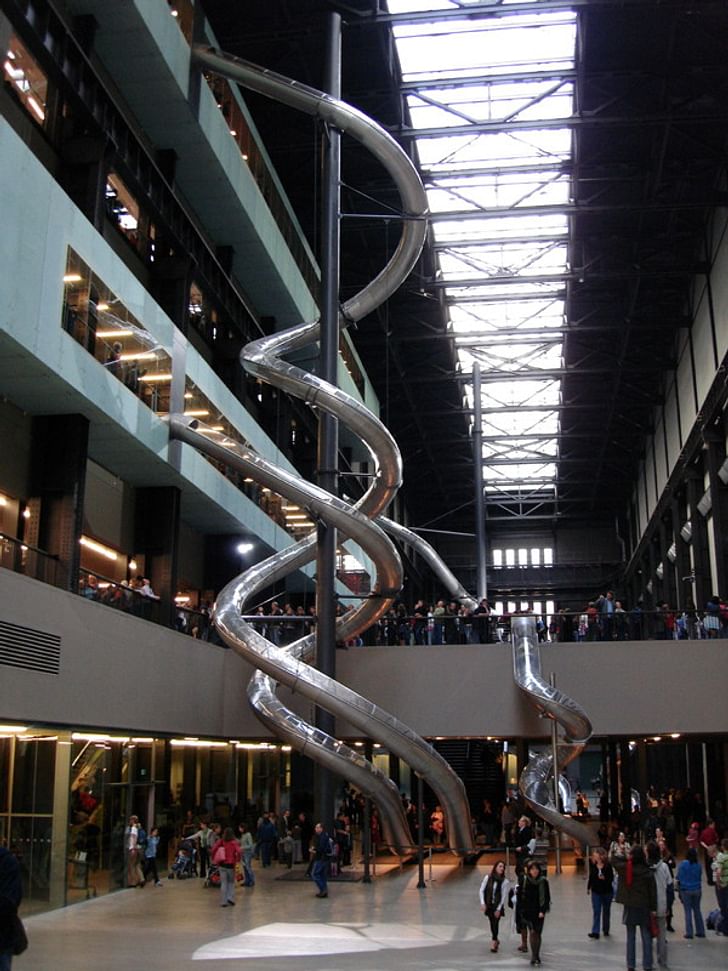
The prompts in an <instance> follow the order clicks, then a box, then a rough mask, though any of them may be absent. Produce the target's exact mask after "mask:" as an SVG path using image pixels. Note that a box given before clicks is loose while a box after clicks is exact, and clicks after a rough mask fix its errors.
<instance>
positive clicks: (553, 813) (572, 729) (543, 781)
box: [511, 617, 592, 844]
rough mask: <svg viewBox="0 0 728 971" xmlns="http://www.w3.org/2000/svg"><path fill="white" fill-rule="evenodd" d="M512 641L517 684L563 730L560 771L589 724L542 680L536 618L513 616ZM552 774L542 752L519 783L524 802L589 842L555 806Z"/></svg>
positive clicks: (581, 746) (582, 742) (582, 743)
mask: <svg viewBox="0 0 728 971" xmlns="http://www.w3.org/2000/svg"><path fill="white" fill-rule="evenodd" d="M511 639H512V642H513V675H514V678H515V680H516V684H517V685H518V687H519V688H520V689H521V691H523V692H524V694H525V695H526V696H527V698H528V700H529V702H530V703H531V704H532V705H534V706H535V707H536V708H537V709H538V711H539V712H540V713H541V714H542V715H544V716H545V717H546V718H551V719H552V720H554V721H556V722H558V723H559V724H560V725H561V726H562V728H563V729H564V733H565V735H564V740H563V742H562V743H560V744H558V745H557V747H556V759H557V762H558V768H559V771H562V770H563V769H564V768H565V766H567V765H568V764H569V763H570V762H572V761H573V760H574V759H575V758H576V757H577V756H578V755H579V753H580V752H582V751H583V749H584V746H585V745H586V742H587V740H588V739H589V736H590V735H591V733H592V727H591V722H590V721H589V719H588V718H587V715H586V713H585V711H584V709H583V708H582V707H581V706H580V705H578V704H577V703H576V702H575V701H574V700H573V699H572V698H569V696H568V695H565V694H564V693H563V692H561V691H557V690H556V688H554V687H552V686H551V685H550V684H548V683H547V682H546V681H545V680H544V679H543V676H542V674H541V651H540V648H539V644H538V634H537V631H536V621H535V619H534V618H533V617H514V618H513V619H512V620H511ZM553 774H554V764H553V755H552V754H551V753H542V754H540V755H537V756H536V757H535V758H532V759H530V760H529V762H528V764H527V765H526V767H525V768H524V770H523V772H522V773H521V778H520V780H519V787H520V789H521V792H522V793H523V797H524V799H525V800H526V802H527V803H528V804H529V806H531V808H532V809H533V810H534V811H535V812H536V813H538V815H539V816H540V817H541V818H542V819H544V820H545V821H546V822H547V823H550V824H551V825H552V826H553V827H554V828H555V829H558V830H563V831H564V832H565V833H568V835H569V836H572V837H573V838H574V839H576V840H578V841H579V842H580V843H583V844H588V843H591V841H592V833H591V830H590V829H589V827H588V826H586V825H585V824H584V823H580V822H578V820H576V819H572V818H571V817H569V816H564V815H562V813H560V812H559V810H558V806H556V805H555V803H554V795H553Z"/></svg>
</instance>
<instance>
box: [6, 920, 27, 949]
mask: <svg viewBox="0 0 728 971" xmlns="http://www.w3.org/2000/svg"><path fill="white" fill-rule="evenodd" d="M27 949H28V935H27V934H26V933H25V927H24V926H23V922H22V920H21V919H20V918H19V917H18V915H17V914H15V916H14V917H13V942H12V944H11V945H10V950H11V951H12V953H13V955H14V956H15V957H17V956H18V954H22V953H23V951H26V950H27Z"/></svg>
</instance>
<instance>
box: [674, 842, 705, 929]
mask: <svg viewBox="0 0 728 971" xmlns="http://www.w3.org/2000/svg"><path fill="white" fill-rule="evenodd" d="M702 881H703V868H702V867H701V865H700V864H699V863H698V851H697V850H696V849H694V848H693V847H691V848H690V849H689V850H688V852H687V856H686V857H685V859H684V860H683V861H682V863H681V864H680V866H679V867H678V868H677V885H678V892H679V894H680V903H681V904H682V905H683V907H684V908H685V933H684V934H683V937H686V938H687V939H688V940H691V939H692V937H693V921H694V922H695V936H696V937H705V924H704V923H703V915H702V914H701V912H700V898H701V897H702V894H703V889H702V886H701V884H702Z"/></svg>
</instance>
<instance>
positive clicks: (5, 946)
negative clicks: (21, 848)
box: [0, 846, 23, 971]
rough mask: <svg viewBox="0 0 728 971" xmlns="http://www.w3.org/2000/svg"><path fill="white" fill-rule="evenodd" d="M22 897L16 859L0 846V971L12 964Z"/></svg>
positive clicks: (4, 970) (5, 970)
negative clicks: (16, 922) (16, 920)
mask: <svg viewBox="0 0 728 971" xmlns="http://www.w3.org/2000/svg"><path fill="white" fill-rule="evenodd" d="M22 897H23V883H22V880H21V878H20V864H19V863H18V858H17V857H16V856H15V854H14V853H11V852H10V850H8V849H6V848H5V847H4V846H0V971H10V967H11V965H12V963H13V940H14V936H15V918H16V917H17V914H18V907H19V906H20V901H21V899H22Z"/></svg>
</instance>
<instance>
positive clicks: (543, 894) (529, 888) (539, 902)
mask: <svg viewBox="0 0 728 971" xmlns="http://www.w3.org/2000/svg"><path fill="white" fill-rule="evenodd" d="M550 907H551V891H550V890H549V882H548V880H547V879H546V877H545V876H544V875H543V873H541V866H540V864H538V863H536V861H535V860H531V862H530V863H529V864H528V867H527V868H526V879H525V880H524V882H523V896H522V899H521V910H522V913H523V919H524V921H525V922H526V926H527V927H528V937H529V943H530V945H531V964H541V935H542V933H543V922H544V918H545V917H546V914H547V913H548V912H549V908H550Z"/></svg>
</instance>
